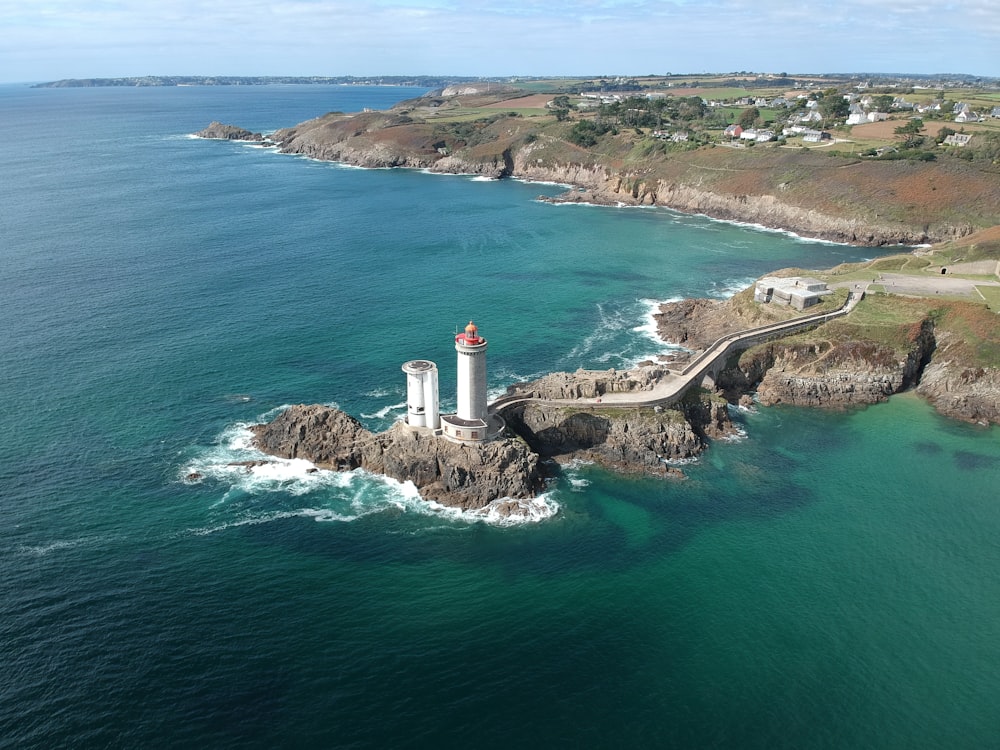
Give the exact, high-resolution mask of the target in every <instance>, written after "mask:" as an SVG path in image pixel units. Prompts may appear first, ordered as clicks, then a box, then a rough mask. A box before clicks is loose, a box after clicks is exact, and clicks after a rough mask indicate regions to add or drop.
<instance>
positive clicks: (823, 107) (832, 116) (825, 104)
mask: <svg viewBox="0 0 1000 750" xmlns="http://www.w3.org/2000/svg"><path fill="white" fill-rule="evenodd" d="M850 111H851V105H850V104H848V103H847V100H846V99H845V98H844V97H842V96H841V95H840V94H834V95H832V96H824V97H823V98H822V99H820V100H819V113H820V114H821V115H823V119H824V120H836V119H838V118H840V117H846V116H847V113H848V112H850Z"/></svg>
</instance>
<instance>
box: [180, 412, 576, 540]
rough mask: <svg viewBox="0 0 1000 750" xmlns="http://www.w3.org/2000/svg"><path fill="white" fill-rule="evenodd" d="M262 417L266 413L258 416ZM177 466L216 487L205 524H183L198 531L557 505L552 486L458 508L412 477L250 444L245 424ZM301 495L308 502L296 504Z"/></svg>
mask: <svg viewBox="0 0 1000 750" xmlns="http://www.w3.org/2000/svg"><path fill="white" fill-rule="evenodd" d="M284 408H286V407H278V408H276V409H272V410H271V411H270V412H268V414H277V413H278V412H280V411H281V410H282V409H284ZM266 419H267V415H265V416H263V417H262V418H261V421H266ZM178 473H179V476H178V480H179V481H180V482H182V483H183V484H186V485H189V486H199V487H200V488H202V489H203V490H205V491H207V492H209V493H212V491H213V490H216V489H218V490H219V492H218V493H215V494H214V497H213V501H212V503H211V504H210V505H209V507H208V513H209V515H210V519H208V521H207V523H205V524H204V525H201V526H198V527H194V528H189V529H188V532H189V533H191V534H195V535H199V536H204V535H208V534H215V533H218V532H221V531H225V530H226V529H231V528H239V527H243V526H252V525H258V524H264V523H270V522H272V521H280V520H283V519H287V518H311V519H312V520H314V521H317V522H350V521H355V520H357V519H359V518H363V517H365V516H369V515H372V514H377V513H384V512H386V511H396V512H400V511H402V512H405V513H415V514H419V515H424V516H432V517H435V518H447V519H449V520H451V521H455V522H459V523H476V522H484V523H488V524H491V525H495V526H513V525H520V524H525V523H536V522H539V521H543V520H546V519H548V518H552V517H553V516H555V515H556V514H557V513H558V512H559V503H558V502H556V501H555V499H554V498H553V496H552V494H551V493H546V494H543V495H541V496H539V497H536V498H532V499H529V500H514V499H510V498H501V499H499V500H495V501H494V502H492V503H490V504H489V505H488V506H486V507H484V508H481V509H477V510H467V511H463V510H460V509H457V508H451V507H448V506H445V505H441V504H440V503H437V502H432V501H427V500H424V499H423V498H421V496H420V493H419V492H418V491H417V488H416V486H415V485H414V484H413V483H412V482H399V481H397V480H395V479H391V478H389V477H383V476H378V475H374V474H371V473H369V472H366V471H364V470H362V469H355V470H354V471H349V472H337V471H330V470H327V469H321V468H319V467H317V466H316V465H314V464H313V463H311V462H309V461H307V460H305V459H301V458H296V459H283V458H276V457H274V456H269V455H267V454H265V453H262V452H261V451H259V450H257V449H256V448H255V447H253V433H252V432H251V431H250V424H249V423H238V424H234V425H230V426H229V427H227V428H225V429H224V430H223V431H222V433H221V434H220V435H219V436H218V438H217V439H216V441H215V443H214V444H213V445H211V446H208V447H203V448H200V449H197V450H196V451H195V452H194V455H193V456H192V457H191V458H190V459H189V460H188V461H187V462H186V463H185V464H184V465H183V466H182V467H180V469H179V472H178ZM306 497H308V500H309V501H308V502H307V503H303V502H302V500H303V498H306Z"/></svg>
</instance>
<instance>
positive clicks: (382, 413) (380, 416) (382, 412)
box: [361, 401, 406, 419]
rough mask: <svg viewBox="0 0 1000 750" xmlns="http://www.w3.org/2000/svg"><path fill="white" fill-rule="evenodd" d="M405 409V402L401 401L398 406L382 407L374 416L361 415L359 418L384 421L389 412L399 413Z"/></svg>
mask: <svg viewBox="0 0 1000 750" xmlns="http://www.w3.org/2000/svg"><path fill="white" fill-rule="evenodd" d="M405 408H406V402H405V401H402V402H400V403H398V404H390V405H389V406H383V407H382V408H381V409H379V410H378V411H377V412H375V413H374V414H362V415H361V416H362V417H364V418H365V419H385V418H386V417H387V416H389V413H390V412H393V411H399V410H401V409H405Z"/></svg>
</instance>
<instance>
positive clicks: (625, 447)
mask: <svg viewBox="0 0 1000 750" xmlns="http://www.w3.org/2000/svg"><path fill="white" fill-rule="evenodd" d="M665 374H666V370H664V369H663V368H658V367H643V368H638V369H636V370H630V371H616V370H607V371H587V370H580V371H577V372H575V373H572V374H571V373H553V374H551V375H547V376H545V377H543V378H540V379H539V380H536V381H533V382H531V383H519V384H517V385H515V386H512V387H511V388H509V389H508V396H509V397H510V398H513V399H515V400H514V401H512V402H511V403H509V404H507V405H503V406H501V407H500V412H501V414H502V415H503V417H504V419H506V420H507V425H508V427H509V428H510V429H511V430H513V431H514V432H515V433H517V434H518V435H520V436H521V437H522V438H523V439H524V440H525V442H527V443H528V445H530V446H531V448H532V449H533V450H535V451H537V452H538V453H539V454H540V455H542V456H544V457H546V458H554V459H556V460H560V461H565V460H585V461H593V462H595V463H598V464H601V465H602V466H605V467H607V468H611V469H614V470H616V471H621V472H625V473H650V474H673V475H681V472H680V471H679V470H678V469H675V468H669V467H668V465H667V462H672V461H679V460H688V459H692V458H695V457H697V456H698V455H700V454H701V453H702V452H703V451H704V450H705V448H706V447H707V445H708V440H709V439H714V438H722V437H726V436H727V435H731V434H733V431H734V427H733V424H732V422H731V421H730V419H729V410H728V405H727V403H726V401H725V400H724V399H722V398H719V397H716V396H712V395H711V394H707V393H701V392H696V393H694V394H692V395H691V396H689V397H687V398H685V399H684V400H683V401H682V402H681V404H680V405H679V406H678V407H676V408H661V407H658V406H655V407H653V406H634V405H628V404H621V405H616V404H612V403H607V404H601V403H597V400H598V399H600V398H601V397H603V396H607V395H608V394H622V393H634V394H635V396H636V401H640V400H641V399H642V398H643V396H644V395H645V394H648V392H649V391H650V390H651V389H652V388H653V386H654V385H655V384H656V383H657V382H658V381H659V380H660V378H661V377H663V376H664V375H665ZM520 396H526V397H528V398H527V399H524V400H520V399H518V397H520ZM575 399H593V401H592V402H589V403H572V401H573V400H575Z"/></svg>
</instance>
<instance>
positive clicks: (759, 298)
mask: <svg viewBox="0 0 1000 750" xmlns="http://www.w3.org/2000/svg"><path fill="white" fill-rule="evenodd" d="M830 292H831V290H830V289H828V288H827V286H826V282H823V281H820V280H819V279H813V278H809V277H808V276H790V277H788V278H778V277H776V276H765V277H764V278H762V279H759V280H758V281H757V284H756V285H755V286H754V294H753V298H754V301H755V302H771V303H773V304H776V305H790V306H791V307H794V308H795V309H796V310H805V309H806V308H807V307H812V306H813V305H816V304H819V303H820V301H821V300H822V299H823V297H824V296H825V295H827V294H830Z"/></svg>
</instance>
